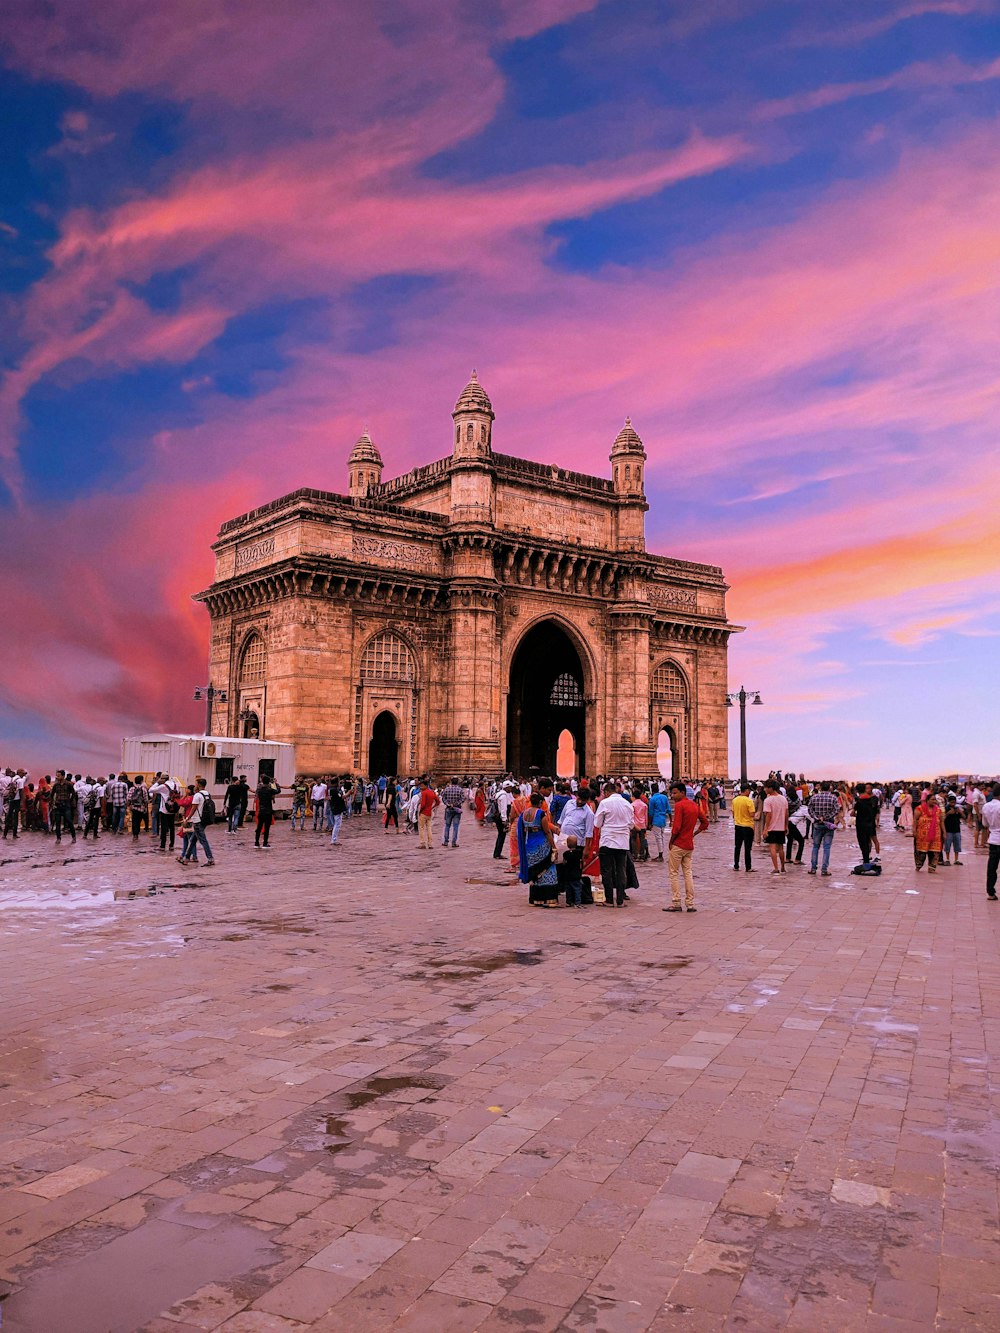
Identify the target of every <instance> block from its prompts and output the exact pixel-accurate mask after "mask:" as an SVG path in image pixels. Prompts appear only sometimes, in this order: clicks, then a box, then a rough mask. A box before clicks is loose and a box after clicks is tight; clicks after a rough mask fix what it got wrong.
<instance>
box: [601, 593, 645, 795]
mask: <svg viewBox="0 0 1000 1333" xmlns="http://www.w3.org/2000/svg"><path fill="white" fill-rule="evenodd" d="M609 621H610V625H611V661H610V664H609V671H608V686H609V695H610V698H609V704H610V708H609V712H610V717H609V721H608V742H609V750H610V755H609V758H610V763H611V768H612V771H614V772H616V773H618V772H621V773H647V772H651V771H652V770H653V769H654V768H655V766H656V740H655V737H651V736H650V732H649V632H650V625H651V619H650V615H649V611H648V608H646V607H645V606H644V605H643V604H641V603H633V604H632V605H629V604H628V603H618V604H616V605H615V606H612V607H611V608H610V610H609Z"/></svg>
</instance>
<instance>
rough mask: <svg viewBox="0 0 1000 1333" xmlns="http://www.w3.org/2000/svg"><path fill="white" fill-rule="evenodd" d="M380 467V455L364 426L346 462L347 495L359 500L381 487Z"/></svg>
mask: <svg viewBox="0 0 1000 1333" xmlns="http://www.w3.org/2000/svg"><path fill="white" fill-rule="evenodd" d="M382 466H383V464H382V455H381V454H380V453H379V451H378V449H377V448H376V447H375V445H374V444H373V442H372V437H371V436H370V435H369V434H368V427H367V426H366V427H365V429H364V430H363V431H362V433H361V435H360V436H359V437H358V442H357V444H356V445H355V446H354V448H353V449H352V450H351V456H350V458H349V459H348V460H347V475H348V487H349V489H348V494H349V495H350V496H351V497H352V499H355V500H360V499H362V498H363V497H364V496H366V495H370V494H371V493H372V492H373V491H374V490H375V488H376V487H377V486H379V485H381V483H382Z"/></svg>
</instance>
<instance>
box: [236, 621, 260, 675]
mask: <svg viewBox="0 0 1000 1333" xmlns="http://www.w3.org/2000/svg"><path fill="white" fill-rule="evenodd" d="M266 677H267V645H266V644H265V642H264V640H263V638H262V637H261V636H260V635H259V634H257V633H256V632H254V633H253V634H251V635H250V637H249V638H248V639H247V641H246V643H245V644H244V645H243V652H242V654H241V655H240V672H239V678H240V680H241V681H248V682H249V681H257V680H264V679H266Z"/></svg>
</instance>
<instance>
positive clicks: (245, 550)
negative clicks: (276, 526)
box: [235, 537, 274, 569]
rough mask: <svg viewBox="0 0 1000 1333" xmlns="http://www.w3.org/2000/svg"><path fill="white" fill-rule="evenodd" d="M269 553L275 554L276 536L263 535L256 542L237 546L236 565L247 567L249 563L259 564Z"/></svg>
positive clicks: (239, 567)
mask: <svg viewBox="0 0 1000 1333" xmlns="http://www.w3.org/2000/svg"><path fill="white" fill-rule="evenodd" d="M269 555H274V538H273V537H261V538H259V539H258V540H257V541H255V542H247V543H246V544H245V545H242V546H237V548H236V561H235V567H236V568H237V569H245V568H246V567H247V566H248V565H259V564H260V562H261V561H262V560H266V559H267V557H268V556H269Z"/></svg>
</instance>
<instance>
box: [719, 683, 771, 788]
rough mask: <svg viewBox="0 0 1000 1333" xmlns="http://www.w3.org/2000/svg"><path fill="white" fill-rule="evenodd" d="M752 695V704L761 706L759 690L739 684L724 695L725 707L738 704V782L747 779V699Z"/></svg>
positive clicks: (761, 700)
mask: <svg viewBox="0 0 1000 1333" xmlns="http://www.w3.org/2000/svg"><path fill="white" fill-rule="evenodd" d="M751 694H752V695H753V700H752V706H753V707H755V708H761V707H763V704H764V700H763V699H762V698H761V697H760V690H747V689H744V687H743V686H742V685H741V686H740V688H739V690H738V691H737V692H736V693H735V694H727V695H726V707H727V708H732V706H733V704H735V703H738V704H739V706H740V782H741V783H742V782H746V780H747V700H748V699H749V698H750V696H751Z"/></svg>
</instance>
